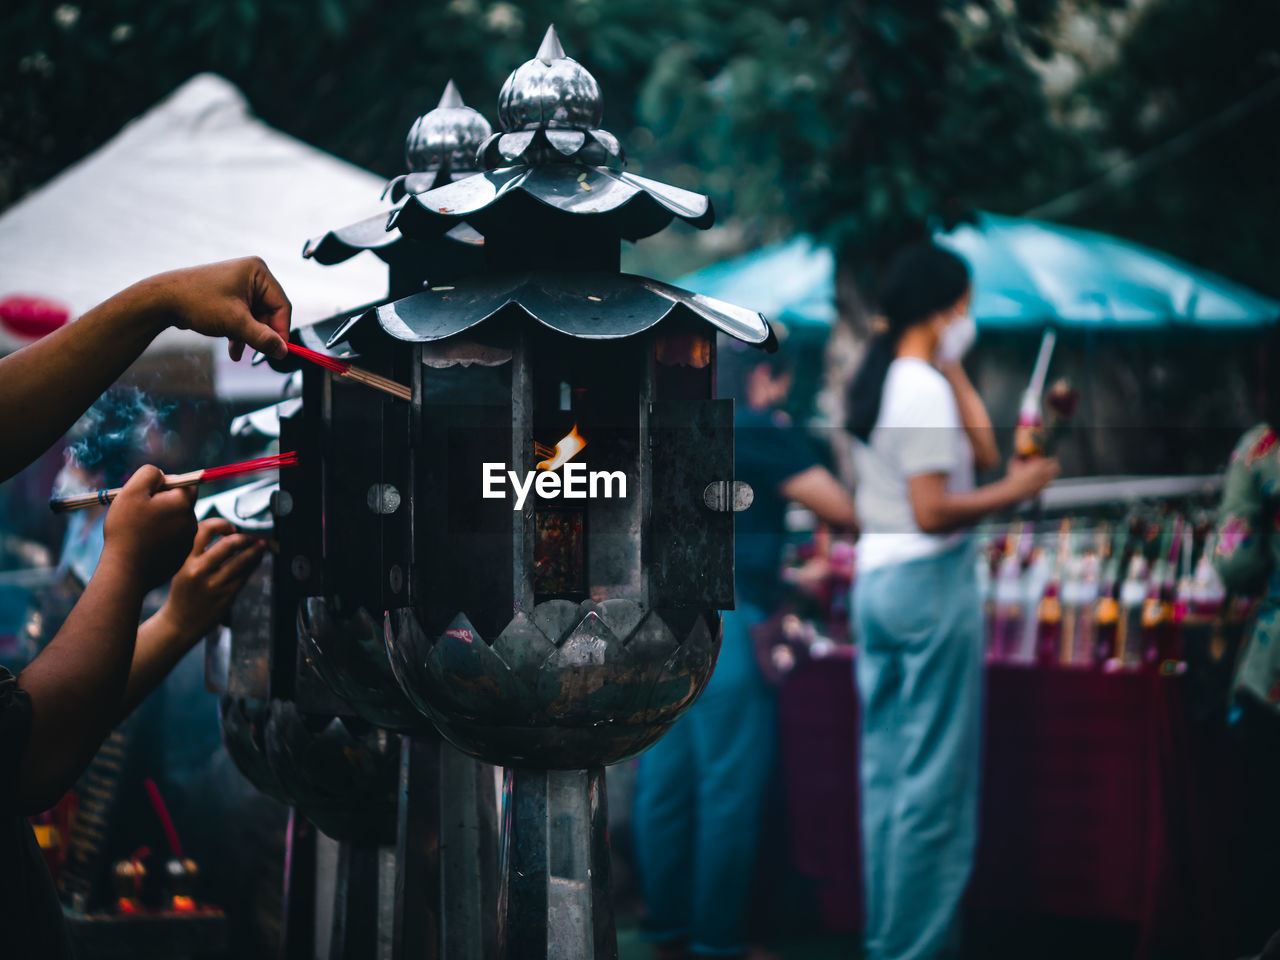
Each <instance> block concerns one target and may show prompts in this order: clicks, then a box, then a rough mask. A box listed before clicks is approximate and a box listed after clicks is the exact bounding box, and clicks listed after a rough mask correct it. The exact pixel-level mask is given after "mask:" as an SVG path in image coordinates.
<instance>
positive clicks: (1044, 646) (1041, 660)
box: [1036, 577, 1062, 667]
mask: <svg viewBox="0 0 1280 960" xmlns="http://www.w3.org/2000/svg"><path fill="white" fill-rule="evenodd" d="M1060 585H1061V581H1060V580H1059V579H1058V578H1057V577H1051V578H1050V580H1049V582H1048V584H1047V585H1046V586H1045V588H1044V596H1042V597H1041V598H1040V605H1039V607H1037V608H1036V664H1037V665H1038V666H1041V667H1052V666H1057V663H1058V652H1059V651H1058V646H1059V643H1060V642H1061V638H1062V602H1061V601H1060V600H1059V598H1058V592H1059V590H1060Z"/></svg>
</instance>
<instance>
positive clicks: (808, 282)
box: [676, 236, 836, 327]
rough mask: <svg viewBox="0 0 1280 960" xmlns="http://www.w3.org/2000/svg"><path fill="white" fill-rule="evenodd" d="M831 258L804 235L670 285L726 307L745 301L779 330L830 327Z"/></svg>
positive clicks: (832, 313)
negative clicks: (721, 301) (728, 297)
mask: <svg viewBox="0 0 1280 960" xmlns="http://www.w3.org/2000/svg"><path fill="white" fill-rule="evenodd" d="M835 275H836V260H835V256H834V255H833V254H832V252H831V251H830V250H829V249H828V248H826V247H822V246H818V245H816V244H815V243H814V242H813V240H812V239H810V238H809V237H803V236H802V237H795V238H793V239H791V240H786V241H784V242H782V243H774V244H770V245H769V246H767V247H761V248H760V249H759V250H752V251H751V252H750V253H744V254H743V255H742V256H739V257H734V258H732V259H730V260H722V261H720V262H719V263H713V264H712V265H711V266H709V267H704V268H703V269H702V270H697V271H695V272H693V273H690V274H686V275H685V276H683V277H681V278H680V279H679V280H677V281H676V286H679V287H683V288H684V289H686V290H692V291H693V292H694V293H700V294H702V295H703V296H707V297H715V298H716V299H723V295H724V294H728V293H730V292H731V293H732V295H733V297H734V298H736V299H731V300H730V301H729V302H730V303H747V304H750V305H751V309H752V310H759V311H760V312H761V313H763V314H764V315H765V316H766V317H768V318H769V319H770V320H778V321H781V322H782V324H783V325H784V326H802V325H805V324H815V325H821V326H828V327H829V326H831V324H832V323H834V322H835V319H836V284H835Z"/></svg>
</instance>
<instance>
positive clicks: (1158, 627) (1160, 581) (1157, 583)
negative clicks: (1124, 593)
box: [1142, 518, 1174, 669]
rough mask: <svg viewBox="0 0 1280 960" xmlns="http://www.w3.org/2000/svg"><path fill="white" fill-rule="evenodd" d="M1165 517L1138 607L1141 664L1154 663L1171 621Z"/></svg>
mask: <svg viewBox="0 0 1280 960" xmlns="http://www.w3.org/2000/svg"><path fill="white" fill-rule="evenodd" d="M1171 527H1172V524H1171V523H1170V521H1169V519H1168V518H1166V519H1165V521H1164V522H1163V523H1162V524H1161V526H1160V536H1159V541H1158V543H1159V546H1158V548H1157V549H1158V552H1157V554H1156V562H1155V566H1154V567H1153V568H1152V570H1151V576H1150V579H1149V580H1148V582H1147V595H1146V599H1145V601H1144V603H1143V607H1142V664H1143V666H1144V667H1149V668H1151V669H1155V668H1156V667H1158V666H1159V665H1160V663H1161V661H1162V660H1163V659H1165V654H1166V652H1167V651H1168V648H1169V645H1170V644H1169V639H1168V636H1169V628H1170V625H1171V624H1172V622H1173V585H1174V580H1173V577H1172V575H1171V574H1170V571H1169V566H1170V563H1169V559H1170V549H1171V548H1170V543H1171V540H1170V534H1171V532H1172V530H1171Z"/></svg>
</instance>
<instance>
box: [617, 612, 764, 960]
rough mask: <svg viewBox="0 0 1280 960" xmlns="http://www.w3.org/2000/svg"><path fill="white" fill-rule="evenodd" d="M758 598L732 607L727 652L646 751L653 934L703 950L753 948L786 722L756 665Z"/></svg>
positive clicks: (641, 863)
mask: <svg viewBox="0 0 1280 960" xmlns="http://www.w3.org/2000/svg"><path fill="white" fill-rule="evenodd" d="M764 619H765V615H764V613H763V612H762V611H761V610H760V609H759V608H757V607H753V606H751V605H750V604H744V603H742V602H741V601H739V603H738V608H737V609H736V610H731V611H727V612H726V613H725V615H724V639H723V642H722V643H721V647H720V659H719V661H718V662H717V664H716V669H715V672H714V673H713V674H712V675H711V680H710V682H709V683H708V684H707V688H706V689H705V690H704V691H703V693H702V696H701V697H700V698H699V700H698V702H697V703H695V704H694V705H693V707H692V708H690V710H689V712H688V713H686V714H685V715H684V716H683V717H681V718H680V719H679V720H677V721H676V723H675V724H674V725H673V726H672V728H671V730H670V731H669V732H668V733H667V735H666V736H665V737H663V738H662V739H661V740H659V741H658V742H657V743H656V744H655V745H654V746H653V747H651V748H650V749H649V751H648V752H647V753H645V754H644V755H643V756H642V757H641V758H640V770H639V775H638V777H637V780H636V793H635V807H634V810H633V814H632V815H633V821H632V829H633V831H634V834H635V844H636V863H637V867H638V871H639V874H640V885H641V890H642V891H643V893H644V900H645V906H646V908H647V913H648V919H647V922H646V935H647V937H648V938H649V939H651V940H654V941H657V942H660V943H664V942H671V941H676V940H684V939H687V940H688V941H689V946H690V949H691V950H692V951H693V952H695V953H697V954H700V955H704V956H732V955H734V954H737V953H741V952H742V951H743V950H744V949H745V943H744V939H743V937H744V935H743V926H744V922H745V916H746V908H747V899H748V897H749V896H750V892H751V883H752V880H753V878H754V874H755V862H756V846H757V838H758V836H759V833H760V818H761V807H762V801H763V796H764V790H765V786H766V784H767V781H768V778H769V776H770V775H771V774H772V773H773V769H774V757H775V754H776V738H777V729H776V721H775V704H774V697H773V691H772V690H771V689H770V688H769V686H768V685H767V684H766V683H765V681H764V678H763V677H761V675H760V670H759V668H758V667H757V666H756V662H755V657H754V654H753V652H752V647H751V640H750V636H749V634H748V632H747V630H748V627H749V626H750V625H752V624H755V623H760V622H761V621H763V620H764Z"/></svg>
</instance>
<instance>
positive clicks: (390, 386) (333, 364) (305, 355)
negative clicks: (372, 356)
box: [285, 343, 413, 400]
mask: <svg viewBox="0 0 1280 960" xmlns="http://www.w3.org/2000/svg"><path fill="white" fill-rule="evenodd" d="M285 346H287V347H288V348H289V352H290V353H292V354H293V355H294V356H295V357H301V358H302V359H304V360H310V361H311V362H312V363H314V364H318V365H319V366H322V367H324V368H325V369H326V370H332V371H333V372H334V373H336V374H337V375H338V377H339V378H341V379H343V380H351V381H353V382H355V383H363V384H364V385H365V386H366V387H373V389H375V390H381V391H382V392H383V393H389V394H391V395H392V396H393V397H399V398H400V399H401V400H412V399H413V391H412V390H410V389H409V388H408V387H406V386H405V385H404V384H403V383H397V382H396V381H394V380H388V379H387V378H386V377H382V376H379V375H378V374H376V373H370V372H369V371H368V370H361V369H360V368H359V367H353V366H352V365H351V364H349V363H347V362H346V361H345V360H339V359H338V358H337V357H331V356H329V355H328V354H327V353H319V352H318V351H316V350H308V349H307V348H306V347H301V346H299V345H298V344H296V343H286V344H285Z"/></svg>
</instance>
